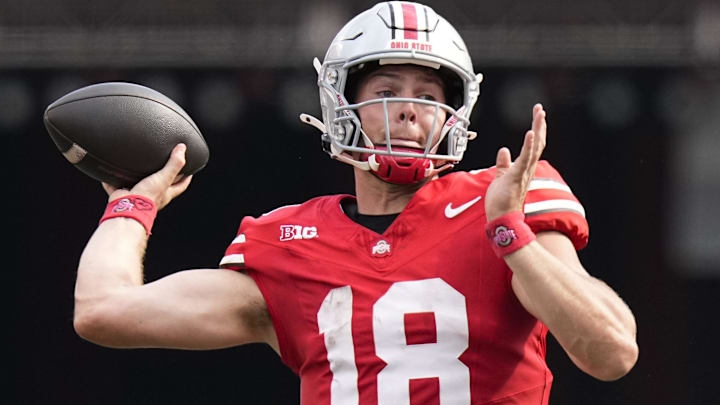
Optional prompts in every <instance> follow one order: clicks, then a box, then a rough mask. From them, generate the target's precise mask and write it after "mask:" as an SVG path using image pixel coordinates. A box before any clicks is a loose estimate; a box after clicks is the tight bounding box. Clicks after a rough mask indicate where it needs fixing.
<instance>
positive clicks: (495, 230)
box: [485, 211, 535, 258]
mask: <svg viewBox="0 0 720 405" xmlns="http://www.w3.org/2000/svg"><path fill="white" fill-rule="evenodd" d="M485 232H486V233H487V236H488V238H490V245H491V246H492V249H493V251H494V252H495V255H497V257H500V258H502V257H503V256H505V255H508V254H510V253H512V252H514V251H516V250H518V249H520V248H521V247H523V246H525V245H527V244H528V243H530V242H532V241H534V240H535V233H533V231H532V230H531V229H530V227H529V226H528V224H526V223H525V214H524V213H522V212H520V211H513V212H511V213H509V214H505V215H503V216H501V217H499V218H495V219H494V220H492V221H491V222H489V223H488V224H487V225H485Z"/></svg>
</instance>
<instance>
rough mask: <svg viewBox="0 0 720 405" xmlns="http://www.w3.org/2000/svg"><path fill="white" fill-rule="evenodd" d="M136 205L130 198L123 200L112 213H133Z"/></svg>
mask: <svg viewBox="0 0 720 405" xmlns="http://www.w3.org/2000/svg"><path fill="white" fill-rule="evenodd" d="M134 206H135V205H134V204H133V203H132V201H130V199H129V198H123V199H122V200H120V201H118V202H117V204H115V206H114V207H113V209H112V212H123V211H132V209H133V207H134Z"/></svg>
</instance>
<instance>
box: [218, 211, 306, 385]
mask: <svg viewBox="0 0 720 405" xmlns="http://www.w3.org/2000/svg"><path fill="white" fill-rule="evenodd" d="M291 207H294V206H286V207H281V208H283V209H278V210H274V211H271V212H269V213H266V214H263V215H262V216H260V217H258V218H254V217H251V216H247V217H245V218H243V220H242V222H241V224H240V227H239V228H238V231H237V234H236V236H235V238H234V239H233V240H232V242H231V243H230V244H229V245H228V247H227V248H226V249H225V254H224V255H223V257H222V259H220V268H224V269H230V270H235V271H242V272H244V273H245V274H247V275H248V276H250V277H251V278H252V279H253V281H255V284H256V285H257V287H258V289H259V290H260V292H261V294H262V295H263V298H264V300H265V304H266V305H267V309H268V312H269V314H270V318H271V319H272V322H273V327H274V329H275V333H276V336H277V338H278V345H279V348H280V357H281V359H282V361H283V362H284V363H285V364H286V365H287V366H288V367H290V369H291V370H293V371H294V372H296V373H297V372H298V370H299V367H300V364H301V363H302V358H303V355H302V348H301V347H298V345H296V344H294V341H295V340H296V339H298V337H297V331H298V330H300V326H299V324H300V323H301V322H302V317H300V316H297V314H298V310H299V308H302V305H301V303H300V302H299V300H300V296H299V294H297V293H296V292H297V288H296V284H295V283H296V281H297V277H296V276H297V272H296V271H295V270H294V269H295V268H296V267H297V266H293V265H292V264H291V263H292V260H293V259H292V258H293V256H295V255H296V253H294V252H292V251H291V250H290V249H289V248H288V247H287V246H281V245H280V244H282V243H283V242H281V241H282V240H283V239H281V238H282V235H281V233H280V230H281V229H282V224H284V223H286V221H287V220H289V218H293V214H294V213H295V209H293V208H291ZM290 221H291V223H292V220H290ZM300 223H302V221H300ZM293 314H295V316H293Z"/></svg>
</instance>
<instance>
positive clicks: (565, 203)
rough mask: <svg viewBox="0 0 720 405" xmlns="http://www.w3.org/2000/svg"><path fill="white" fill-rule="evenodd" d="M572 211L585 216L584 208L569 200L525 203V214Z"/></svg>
mask: <svg viewBox="0 0 720 405" xmlns="http://www.w3.org/2000/svg"><path fill="white" fill-rule="evenodd" d="M555 211H573V212H576V213H578V214H580V215H582V216H583V218H584V217H585V208H583V206H582V205H581V204H580V203H577V202H575V201H571V200H545V201H538V202H534V203H528V204H525V215H539V214H544V213H546V212H555Z"/></svg>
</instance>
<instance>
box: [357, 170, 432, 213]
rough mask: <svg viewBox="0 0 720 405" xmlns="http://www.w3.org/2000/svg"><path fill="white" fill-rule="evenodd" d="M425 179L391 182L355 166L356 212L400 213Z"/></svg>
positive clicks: (425, 181)
mask: <svg viewBox="0 0 720 405" xmlns="http://www.w3.org/2000/svg"><path fill="white" fill-rule="evenodd" d="M425 183H427V180H424V181H421V182H418V183H413V184H391V183H387V182H385V181H382V180H380V179H378V178H377V177H375V176H374V175H373V174H372V173H370V172H367V171H364V170H360V169H358V168H355V194H356V196H357V205H358V212H359V213H360V214H364V215H386V214H397V213H400V212H401V211H402V210H403V209H405V207H406V206H407V205H408V203H409V202H410V199H412V197H413V195H415V192H416V191H418V190H419V189H420V187H422V186H423V185H424V184H425Z"/></svg>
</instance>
